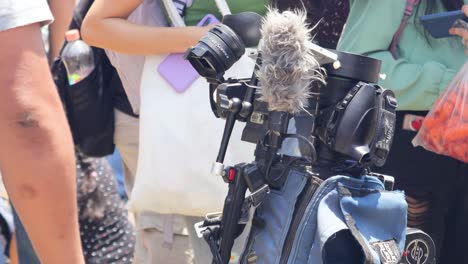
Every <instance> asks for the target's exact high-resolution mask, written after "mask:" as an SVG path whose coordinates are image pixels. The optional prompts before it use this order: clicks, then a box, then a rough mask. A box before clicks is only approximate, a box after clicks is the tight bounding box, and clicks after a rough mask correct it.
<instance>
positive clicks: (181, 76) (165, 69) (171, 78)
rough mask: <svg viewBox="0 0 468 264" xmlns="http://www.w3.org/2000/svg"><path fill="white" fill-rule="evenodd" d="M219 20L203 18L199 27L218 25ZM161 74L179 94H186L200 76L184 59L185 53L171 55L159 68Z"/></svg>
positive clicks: (208, 16)
mask: <svg viewBox="0 0 468 264" xmlns="http://www.w3.org/2000/svg"><path fill="white" fill-rule="evenodd" d="M218 23H219V20H218V19H217V18H216V17H215V16H214V15H212V14H208V15H206V16H205V17H203V19H202V20H200V22H198V24H197V26H200V27H203V26H208V25H211V24H218ZM158 72H159V74H160V75H161V76H162V77H163V78H164V79H165V80H166V81H167V82H168V83H169V84H170V85H171V86H172V88H174V90H175V91H176V92H178V93H183V92H185V91H186V90H187V89H188V88H189V87H190V85H192V83H193V82H194V81H195V80H196V79H197V78H198V77H199V76H200V75H199V74H198V72H197V71H196V70H195V69H194V68H193V66H192V65H191V64H190V63H189V62H188V61H187V60H185V59H184V53H171V54H169V55H168V56H167V57H166V58H165V59H164V60H163V61H162V62H161V63H160V64H159V66H158Z"/></svg>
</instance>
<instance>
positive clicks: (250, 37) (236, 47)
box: [185, 12, 431, 263]
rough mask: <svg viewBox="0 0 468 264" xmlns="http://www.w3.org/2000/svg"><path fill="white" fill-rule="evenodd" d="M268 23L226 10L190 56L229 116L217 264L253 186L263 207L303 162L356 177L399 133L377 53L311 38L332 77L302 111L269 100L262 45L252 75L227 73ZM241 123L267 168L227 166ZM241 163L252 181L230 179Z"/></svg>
mask: <svg viewBox="0 0 468 264" xmlns="http://www.w3.org/2000/svg"><path fill="white" fill-rule="evenodd" d="M261 24H262V17H261V16H259V15H257V14H255V13H250V12H245V13H240V14H236V15H227V16H225V17H224V18H223V23H222V24H219V25H216V26H215V27H214V28H212V29H211V30H210V31H209V32H208V34H207V35H206V36H204V37H203V38H202V39H201V40H200V41H199V42H198V43H197V44H196V45H195V46H193V47H192V48H190V49H189V50H187V52H186V54H185V58H186V59H187V60H189V62H190V63H191V64H192V66H193V67H194V68H195V69H196V70H197V72H198V73H199V74H200V75H201V76H202V77H205V78H206V79H207V80H208V83H209V86H210V93H209V101H210V104H211V108H212V111H213V113H214V115H215V116H216V117H218V118H223V119H226V125H225V130H224V134H223V138H222V141H221V145H220V150H219V153H218V157H217V159H216V163H215V164H214V166H213V173H214V174H216V175H219V176H222V177H223V179H224V180H225V181H226V182H227V183H229V193H228V197H227V198H226V203H225V207H224V210H223V216H222V222H221V223H219V224H220V225H221V226H222V228H221V230H219V229H218V230H214V229H209V228H208V232H207V233H205V234H204V237H205V239H206V240H207V242H208V243H209V244H210V247H211V250H212V253H213V255H214V263H227V260H228V259H229V256H230V255H229V254H230V251H231V248H232V245H233V241H234V237H237V235H238V234H239V233H240V232H241V231H240V230H239V228H238V222H239V219H240V218H241V217H242V215H243V213H245V212H243V207H244V206H245V205H244V199H245V193H246V190H247V189H249V190H250V196H249V199H250V203H251V204H252V205H253V206H257V205H258V204H259V203H261V200H262V197H264V196H265V195H266V194H267V193H268V192H269V190H270V188H279V187H281V184H282V183H283V182H284V179H282V178H284V177H282V176H283V175H284V173H283V172H284V170H285V169H287V168H288V167H291V166H296V164H297V163H301V164H307V165H308V166H311V167H312V168H313V171H314V173H316V174H317V175H319V177H321V178H327V177H330V176H333V175H336V174H337V172H339V173H341V174H343V175H350V176H359V175H362V174H363V172H366V173H367V174H372V173H371V172H370V167H372V166H382V165H383V164H384V163H385V160H386V158H387V155H388V153H389V151H390V147H391V144H392V140H393V134H394V131H395V111H396V107H397V101H396V99H395V96H394V94H393V92H392V91H390V90H385V89H383V88H382V87H380V86H378V85H376V84H375V83H377V82H378V79H379V73H380V66H381V63H380V61H379V60H376V59H372V58H369V57H365V56H360V55H355V54H350V53H345V52H340V51H336V50H327V49H323V48H321V47H319V46H317V45H315V44H313V43H310V45H309V47H310V49H311V50H312V52H313V53H314V56H315V57H316V59H317V61H318V62H319V64H320V67H321V69H319V70H320V71H322V72H323V73H324V75H325V74H326V79H325V82H320V81H316V82H312V83H311V85H310V89H309V95H310V96H309V97H308V104H307V107H306V108H304V109H303V111H300V112H298V113H290V112H287V111H272V110H270V109H269V106H268V103H267V102H265V100H262V98H261V95H260V93H259V91H260V90H261V89H262V83H261V82H260V81H259V78H258V76H257V72H258V70H259V69H260V67H261V66H262V50H259V51H258V53H257V54H254V55H255V58H253V59H255V60H256V67H255V70H254V72H253V73H252V76H251V77H250V78H243V79H236V78H228V79H225V78H224V74H225V72H226V71H227V70H228V69H229V68H230V67H231V66H232V65H233V64H234V63H235V62H236V61H238V60H239V59H240V58H241V57H242V56H243V55H244V53H245V50H246V48H247V47H255V46H257V45H258V44H259V41H260V40H261V38H262V34H261V32H260V28H261ZM236 121H239V122H245V123H246V126H245V128H244V130H243V135H242V140H243V141H246V142H250V143H253V144H256V145H257V147H256V151H255V157H256V159H255V162H256V164H257V165H258V167H259V168H260V169H259V170H260V172H258V171H255V172H252V173H250V172H249V168H250V167H249V165H248V164H242V165H240V166H235V167H225V166H224V164H223V161H224V156H225V154H226V150H227V147H228V144H229V139H230V135H231V132H232V129H233V126H234V124H235V122H236ZM239 167H242V170H243V171H244V173H246V174H249V173H250V174H249V175H248V177H244V179H247V180H246V181H245V182H243V181H242V180H239V179H234V178H232V177H231V176H232V173H233V170H236V169H237V170H239ZM272 175H273V176H272ZM278 175H280V176H278ZM374 175H375V176H377V177H379V178H380V179H381V180H382V181H383V182H384V184H385V186H386V187H387V189H389V190H391V189H392V188H393V177H390V176H386V175H378V174H374ZM244 211H245V210H244ZM218 220H219V219H218ZM209 224H210V223H207V226H208V225H209ZM429 239H430V238H429ZM428 250H431V249H428ZM409 263H411V262H409Z"/></svg>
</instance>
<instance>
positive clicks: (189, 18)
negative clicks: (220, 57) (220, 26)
mask: <svg viewBox="0 0 468 264" xmlns="http://www.w3.org/2000/svg"><path fill="white" fill-rule="evenodd" d="M226 2H227V4H228V5H229V8H230V9H231V12H232V13H233V14H236V13H240V12H246V11H251V12H256V13H258V14H260V15H264V14H265V13H266V7H267V6H268V5H269V4H270V0H226ZM206 14H213V15H215V16H216V17H218V19H219V20H221V14H220V13H219V12H218V8H217V7H216V2H215V0H193V4H192V5H191V6H190V7H189V8H187V10H186V14H185V23H186V25H188V26H193V25H196V24H197V23H198V22H199V21H200V20H201V19H202V18H203V17H204V16H205V15H206Z"/></svg>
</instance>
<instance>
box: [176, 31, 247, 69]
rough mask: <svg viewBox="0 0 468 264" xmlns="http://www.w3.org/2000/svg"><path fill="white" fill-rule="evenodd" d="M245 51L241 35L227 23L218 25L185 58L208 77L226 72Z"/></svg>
mask: <svg viewBox="0 0 468 264" xmlns="http://www.w3.org/2000/svg"><path fill="white" fill-rule="evenodd" d="M244 52H245V46H244V43H243V42H242V40H241V39H240V38H239V36H238V35H237V34H236V33H235V32H234V31H233V30H232V29H230V28H229V27H228V26H226V25H222V24H221V25H216V26H215V27H214V28H212V29H211V30H210V31H208V34H207V35H206V36H204V37H203V38H202V39H201V40H200V41H199V42H198V43H197V44H196V45H195V46H194V47H192V48H190V49H189V50H188V51H187V52H186V54H185V58H186V59H188V60H189V62H190V63H191V64H192V66H193V67H194V68H195V70H197V72H198V73H199V74H200V75H201V76H203V77H206V78H216V77H219V76H220V75H222V74H224V72H226V71H227V70H228V69H229V68H230V67H231V66H232V65H233V64H234V63H235V62H236V61H238V60H239V59H240V58H241V57H242V55H243V54H244Z"/></svg>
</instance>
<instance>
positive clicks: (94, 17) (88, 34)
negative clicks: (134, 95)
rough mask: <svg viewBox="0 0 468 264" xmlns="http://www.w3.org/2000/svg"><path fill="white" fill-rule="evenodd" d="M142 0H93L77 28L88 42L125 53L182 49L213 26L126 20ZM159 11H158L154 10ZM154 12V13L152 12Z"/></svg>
mask: <svg viewBox="0 0 468 264" xmlns="http://www.w3.org/2000/svg"><path fill="white" fill-rule="evenodd" d="M142 2H143V0H96V1H95V2H94V3H93V5H92V6H91V8H90V10H89V12H88V14H87V15H86V17H85V19H84V22H83V25H82V27H81V30H82V36H83V39H84V40H85V41H86V42H87V43H88V44H90V45H93V46H97V47H102V48H105V49H109V50H113V51H116V52H120V53H127V54H140V55H149V54H166V53H175V52H185V50H186V49H187V48H189V47H191V46H192V45H194V44H195V43H197V41H198V40H199V39H200V38H201V37H202V36H204V35H205V34H206V33H207V32H208V30H209V29H210V28H211V27H213V26H205V27H180V28H174V27H166V26H165V25H162V23H161V25H154V26H147V25H137V24H133V23H131V22H129V21H128V20H127V18H128V16H129V15H130V14H131V13H132V12H133V11H134V10H135V9H137V8H138V6H139V5H140V4H141V3H142ZM156 11H159V12H162V10H155V12H156ZM155 15H156V14H155Z"/></svg>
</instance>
